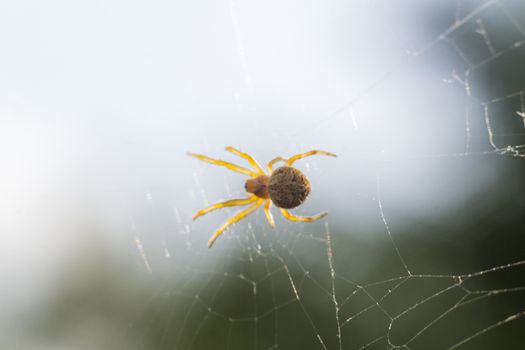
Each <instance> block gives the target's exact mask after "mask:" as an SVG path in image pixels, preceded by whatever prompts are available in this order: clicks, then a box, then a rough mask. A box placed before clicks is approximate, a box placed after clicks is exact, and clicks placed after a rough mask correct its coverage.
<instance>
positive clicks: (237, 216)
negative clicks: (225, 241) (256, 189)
mask: <svg viewBox="0 0 525 350" xmlns="http://www.w3.org/2000/svg"><path fill="white" fill-rule="evenodd" d="M263 202H264V199H257V202H255V203H253V204H252V205H250V206H249V207H248V208H246V209H243V210H241V211H240V212H238V213H237V214H235V215H234V216H233V217H232V218H230V219H229V220H228V221H226V222H225V223H224V224H223V225H222V226H221V227H219V229H218V230H217V231H215V233H214V234H213V236H211V238H210V239H209V240H208V248H211V247H212V245H213V243H214V242H215V240H216V239H217V238H218V237H219V236H220V235H221V234H222V233H223V232H224V231H225V230H226V229H227V228H228V227H230V226H231V225H233V224H235V223H236V222H237V221H240V220H242V219H244V218H245V217H246V216H248V215H249V214H251V213H253V212H254V211H255V209H257V208H258V207H259V206H260V205H261V204H262V203H263Z"/></svg>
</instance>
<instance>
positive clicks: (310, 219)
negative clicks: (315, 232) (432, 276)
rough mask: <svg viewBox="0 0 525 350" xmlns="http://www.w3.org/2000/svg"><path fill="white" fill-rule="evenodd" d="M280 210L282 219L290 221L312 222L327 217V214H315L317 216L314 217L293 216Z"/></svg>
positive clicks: (286, 211) (284, 210)
mask: <svg viewBox="0 0 525 350" xmlns="http://www.w3.org/2000/svg"><path fill="white" fill-rule="evenodd" d="M280 209H281V213H283V215H284V217H285V218H287V219H288V220H290V221H303V222H312V221H317V220H319V219H321V218H324V217H325V216H326V215H328V213H321V214H317V215H314V216H295V215H293V214H291V213H290V212H289V211H288V210H286V209H282V208H280Z"/></svg>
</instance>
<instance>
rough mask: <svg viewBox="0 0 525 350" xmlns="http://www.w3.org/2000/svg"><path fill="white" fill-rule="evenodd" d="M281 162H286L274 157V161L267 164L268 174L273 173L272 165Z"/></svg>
mask: <svg viewBox="0 0 525 350" xmlns="http://www.w3.org/2000/svg"><path fill="white" fill-rule="evenodd" d="M281 161H282V162H286V158H284V157H281V156H279V157H275V158H274V159H272V160H270V161H269V162H268V172H270V174H271V173H273V165H274V164H275V163H277V162H281Z"/></svg>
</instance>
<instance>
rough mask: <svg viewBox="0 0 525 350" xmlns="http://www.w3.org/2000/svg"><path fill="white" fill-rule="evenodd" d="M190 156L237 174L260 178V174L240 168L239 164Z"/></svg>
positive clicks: (201, 156)
mask: <svg viewBox="0 0 525 350" xmlns="http://www.w3.org/2000/svg"><path fill="white" fill-rule="evenodd" d="M188 155H189V156H191V157H194V158H197V159H200V160H202V161H204V162H208V163H211V164H215V165H220V166H224V167H226V168H228V169H230V170H233V171H236V172H238V173H241V174H244V175H248V176H251V177H257V176H259V174H258V173H256V172H255V171H251V170H250V169H247V168H245V167H242V166H239V165H237V164H233V163H230V162H226V161H224V160H218V159H213V158H210V157H206V156H204V155H202V154H197V153H191V152H188Z"/></svg>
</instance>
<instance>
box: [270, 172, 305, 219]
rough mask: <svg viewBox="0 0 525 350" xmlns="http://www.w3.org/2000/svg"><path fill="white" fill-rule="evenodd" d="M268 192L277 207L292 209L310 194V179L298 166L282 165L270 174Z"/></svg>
mask: <svg viewBox="0 0 525 350" xmlns="http://www.w3.org/2000/svg"><path fill="white" fill-rule="evenodd" d="M268 194H269V196H270V199H271V200H272V202H273V203H274V204H275V205H276V206H277V207H279V208H283V209H292V208H295V207H297V206H299V205H300V204H301V203H303V202H304V201H305V199H306V198H307V197H308V195H309V194H310V181H308V178H307V177H306V176H305V175H304V174H303V173H302V172H300V171H299V170H297V169H296V168H294V167H291V166H282V167H280V168H277V169H276V170H275V171H274V172H273V173H272V175H271V176H270V179H269V181H268Z"/></svg>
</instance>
